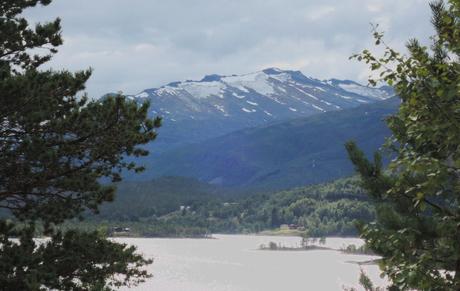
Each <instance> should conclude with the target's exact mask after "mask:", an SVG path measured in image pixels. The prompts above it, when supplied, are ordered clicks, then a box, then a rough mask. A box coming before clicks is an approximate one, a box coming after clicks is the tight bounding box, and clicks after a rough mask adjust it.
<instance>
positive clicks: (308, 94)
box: [128, 68, 394, 152]
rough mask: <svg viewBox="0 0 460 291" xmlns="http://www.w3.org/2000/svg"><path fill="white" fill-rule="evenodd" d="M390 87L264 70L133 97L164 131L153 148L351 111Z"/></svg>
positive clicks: (184, 83)
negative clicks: (148, 107) (160, 122)
mask: <svg viewBox="0 0 460 291" xmlns="http://www.w3.org/2000/svg"><path fill="white" fill-rule="evenodd" d="M393 94H394V93H393V90H392V89H391V88H389V87H381V88H371V87H367V86H363V85H360V84H359V83H357V82H354V81H351V80H338V79H330V80H323V81H321V80H319V79H315V78H311V77H307V76H305V75H304V74H302V72H300V71H292V70H280V69H277V68H268V69H265V70H262V71H257V72H253V73H248V74H242V75H217V74H211V75H206V76H204V77H203V78H202V79H201V80H198V81H193V80H187V81H182V82H181V81H179V82H172V83H169V84H167V85H164V86H161V87H159V88H151V89H146V90H143V91H142V92H140V93H139V94H136V95H130V96H128V97H129V98H131V99H134V100H137V101H138V102H143V101H145V100H149V101H150V103H151V112H150V115H151V116H161V117H162V118H163V127H162V128H160V129H159V131H158V132H159V136H158V138H157V140H156V141H155V143H154V145H152V146H150V145H149V148H151V149H152V150H154V149H156V150H157V151H160V152H163V151H165V150H169V149H171V148H172V147H177V146H181V145H184V144H187V143H195V142H201V141H204V140H206V139H209V138H214V137H217V136H222V135H225V134H227V133H230V132H233V131H236V130H240V129H244V128H250V127H257V126H261V125H268V124H271V123H274V122H278V121H284V120H289V119H295V118H301V117H308V116H312V115H315V114H321V113H323V112H328V111H338V110H342V109H347V108H354V107H357V106H359V105H361V104H368V103H373V102H376V101H380V100H385V99H387V98H390V97H391V96H393Z"/></svg>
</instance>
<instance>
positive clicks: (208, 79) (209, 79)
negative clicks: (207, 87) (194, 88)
mask: <svg viewBox="0 0 460 291" xmlns="http://www.w3.org/2000/svg"><path fill="white" fill-rule="evenodd" d="M222 77H223V76H221V75H217V74H212V75H206V76H204V78H203V79H201V80H200V82H216V81H220V80H221V79H222Z"/></svg>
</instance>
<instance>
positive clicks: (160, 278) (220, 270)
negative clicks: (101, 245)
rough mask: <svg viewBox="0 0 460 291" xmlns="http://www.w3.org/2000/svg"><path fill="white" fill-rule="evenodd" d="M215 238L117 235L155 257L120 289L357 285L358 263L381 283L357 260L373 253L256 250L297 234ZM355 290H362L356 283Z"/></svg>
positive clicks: (246, 290) (239, 290)
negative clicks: (140, 279) (142, 275)
mask: <svg viewBox="0 0 460 291" xmlns="http://www.w3.org/2000/svg"><path fill="white" fill-rule="evenodd" d="M213 237H214V238H215V239H160V238H116V239H115V240H116V241H118V242H123V243H127V244H130V245H135V246H137V247H138V250H139V252H141V253H142V254H144V255H145V256H147V257H149V258H153V259H154V263H153V264H152V265H150V266H149V267H148V269H149V271H150V272H151V273H152V274H153V276H154V277H153V278H151V279H149V280H148V281H147V282H146V283H144V284H142V285H140V286H137V287H133V288H124V289H121V290H141V291H143V290H145V291H147V290H148V291H279V290H286V291H297V290H303V291H305V290H319V291H328V290H343V287H356V286H359V284H358V280H359V273H360V268H362V269H363V270H364V271H365V272H366V274H368V276H369V277H370V278H371V279H372V280H373V281H374V282H375V283H376V284H380V285H384V284H385V281H384V280H383V279H381V278H380V277H379V273H380V272H379V270H378V267H377V266H375V265H363V266H359V265H358V264H356V263H353V262H364V261H369V260H372V259H375V258H376V257H373V256H367V255H350V254H343V253H341V252H339V251H334V250H310V251H269V250H264V251H262V250H258V248H259V246H260V245H261V244H265V245H267V244H268V243H269V242H270V241H273V242H276V243H277V244H278V243H280V244H282V245H284V246H288V247H289V246H290V247H296V246H299V245H300V243H301V239H300V238H299V237H279V236H276V237H274V236H256V235H213ZM362 243H363V242H362V240H360V239H354V238H327V239H326V244H325V245H324V246H326V247H330V248H334V249H339V248H340V247H343V246H346V245H349V244H355V245H357V246H359V245H362ZM358 290H361V289H360V288H359V289H358Z"/></svg>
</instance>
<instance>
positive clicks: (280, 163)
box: [143, 98, 399, 189]
mask: <svg viewBox="0 0 460 291" xmlns="http://www.w3.org/2000/svg"><path fill="white" fill-rule="evenodd" d="M398 105H399V99H396V98H391V99H388V100H386V101H380V102H377V103H373V104H366V105H362V106H360V107H357V108H353V109H346V110H341V111H334V112H327V113H324V114H319V115H315V116H312V117H307V118H302V119H295V120H291V121H287V122H281V123H278V124H274V125H271V126H267V127H262V128H251V129H245V130H241V131H237V132H234V133H231V134H228V135H225V136H222V137H218V138H214V139H211V140H208V141H205V142H201V143H197V144H193V145H189V146H184V147H180V148H178V149H175V150H172V151H168V152H166V153H164V154H161V155H159V156H158V155H157V156H154V157H152V159H151V161H150V162H151V164H149V165H148V167H150V171H149V172H148V173H147V174H144V177H143V178H147V177H149V176H150V174H151V173H153V174H154V175H155V176H163V175H174V176H187V177H194V178H197V179H199V180H201V181H205V182H210V183H214V184H219V185H223V186H231V187H244V188H247V187H249V188H252V187H255V188H266V189H267V188H268V189H281V188H289V187H293V186H300V185H306V184H313V183H320V182H324V181H329V180H333V179H335V178H338V177H342V176H346V175H350V174H351V173H352V165H351V163H350V162H349V160H348V157H347V154H346V152H345V149H344V143H345V142H346V141H348V140H350V139H353V140H356V141H357V142H358V144H359V145H360V146H361V147H362V148H363V149H364V150H365V151H366V152H367V153H371V152H373V151H374V150H376V149H378V148H379V147H380V146H381V145H382V143H383V142H384V139H385V137H387V136H389V134H390V132H389V130H388V129H387V127H386V124H385V122H384V121H383V120H384V118H385V117H386V116H388V115H389V114H391V113H393V112H395V111H396V109H397V107H398Z"/></svg>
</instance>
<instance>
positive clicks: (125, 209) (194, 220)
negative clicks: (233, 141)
mask: <svg viewBox="0 0 460 291" xmlns="http://www.w3.org/2000/svg"><path fill="white" fill-rule="evenodd" d="M226 191H228V190H224V189H221V188H217V187H214V186H210V185H207V184H204V183H201V182H198V181H194V180H192V179H184V178H178V177H168V178H162V179H159V180H154V181H151V182H139V183H121V184H119V190H118V192H117V199H116V200H115V201H114V203H112V204H107V205H106V206H105V207H104V208H103V209H102V213H101V215H99V216H98V217H97V219H96V217H89V219H88V220H87V222H86V223H85V224H81V225H80V226H81V227H89V228H93V227H96V225H98V224H97V223H99V225H98V227H100V225H101V224H102V225H105V228H104V229H105V230H106V231H108V230H110V227H115V226H118V227H129V228H130V229H132V233H131V234H130V235H143V236H202V235H204V234H206V233H248V232H260V231H264V230H276V229H278V228H279V227H280V226H281V225H291V228H293V229H294V230H295V231H296V232H295V233H296V234H308V235H310V236H323V235H355V234H356V229H355V223H356V222H357V221H364V222H368V221H371V220H372V219H373V217H374V210H373V208H372V207H371V206H370V204H369V203H368V201H367V198H366V196H365V195H364V193H363V191H362V190H361V189H360V188H359V186H358V180H357V179H356V178H345V179H340V180H337V181H334V182H331V183H326V184H320V185H313V186H308V187H300V188H295V189H291V190H285V191H281V192H274V193H263V192H260V193H253V194H252V195H243V196H240V197H236V196H235V195H230V194H231V193H229V192H226ZM95 222H97V223H95Z"/></svg>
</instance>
